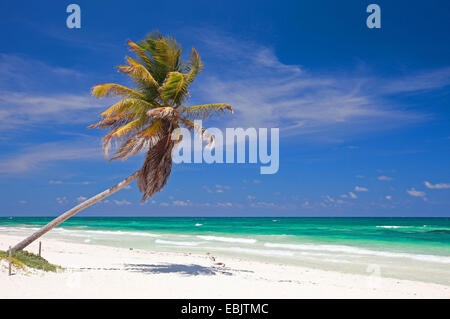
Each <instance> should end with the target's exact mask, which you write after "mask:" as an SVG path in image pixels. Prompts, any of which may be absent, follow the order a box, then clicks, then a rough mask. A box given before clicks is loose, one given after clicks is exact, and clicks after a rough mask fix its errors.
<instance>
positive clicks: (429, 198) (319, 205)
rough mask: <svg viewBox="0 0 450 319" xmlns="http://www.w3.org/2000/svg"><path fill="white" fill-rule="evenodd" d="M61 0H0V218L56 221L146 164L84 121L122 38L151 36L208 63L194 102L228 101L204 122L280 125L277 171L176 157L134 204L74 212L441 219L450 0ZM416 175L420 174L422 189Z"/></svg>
mask: <svg viewBox="0 0 450 319" xmlns="http://www.w3.org/2000/svg"><path fill="white" fill-rule="evenodd" d="M373 2H374V1H360V0H358V1H356V0H355V1H345V2H337V1H276V2H275V1H273V2H271V3H270V2H261V1H220V2H219V1H171V2H170V3H167V4H164V3H161V2H159V3H154V2H151V1H131V0H129V1H114V2H111V1H76V2H75V3H77V4H79V5H80V7H81V29H68V28H67V27H66V24H65V20H66V17H67V15H68V14H67V13H66V7H67V5H68V4H70V3H71V2H67V3H66V2H64V1H58V2H55V1H39V2H34V3H30V2H29V1H2V3H1V4H0V12H1V13H0V27H1V31H0V40H1V43H2V46H1V48H0V187H1V189H2V191H1V193H0V198H1V202H2V208H1V209H0V216H30V215H49V216H50V215H57V214H59V213H62V212H63V211H65V210H67V209H69V208H71V207H72V206H74V205H75V204H77V203H78V201H79V200H82V199H83V198H84V197H89V196H91V195H94V194H96V193H98V192H100V191H103V190H104V189H105V188H107V187H109V186H111V185H113V184H114V183H116V182H118V181H120V180H121V179H122V178H125V177H126V176H128V175H129V174H131V173H132V172H134V171H135V170H136V169H138V168H139V167H140V165H141V162H142V159H143V158H142V156H137V157H135V158H132V159H129V160H128V161H126V162H121V161H120V162H107V161H105V159H104V158H103V155H102V153H101V147H100V138H101V136H102V132H101V131H100V130H98V131H94V130H88V129H87V128H86V127H87V126H88V125H89V124H91V123H93V122H95V121H96V119H97V115H98V114H99V113H100V112H101V111H102V110H103V109H104V108H106V107H107V106H108V105H109V104H110V103H111V102H112V101H111V100H95V99H93V98H91V97H90V96H89V93H90V88H91V87H92V86H93V85H95V84H98V83H104V82H117V83H123V84H128V82H127V79H126V78H124V76H123V75H121V74H119V73H117V71H116V70H115V69H114V67H115V66H117V65H120V64H123V62H124V57H125V56H126V55H127V54H129V52H128V51H127V47H126V40H128V39H132V40H134V41H139V40H140V39H142V38H143V37H144V36H145V34H147V33H148V32H150V31H152V30H154V29H159V30H160V31H161V32H162V33H163V34H170V35H172V36H174V37H176V38H177V40H178V41H179V42H180V43H181V44H182V45H183V47H184V48H185V56H186V55H187V54H188V52H189V50H190V48H191V47H192V46H195V47H196V48H197V49H198V51H199V53H200V55H201V56H202V59H203V61H204V63H205V66H206V70H205V71H204V72H203V73H202V74H201V75H199V77H198V80H197V81H196V82H195V83H194V85H193V87H192V91H191V93H192V98H191V102H190V103H191V104H192V105H194V104H199V103H202V104H203V103H209V102H211V103H214V102H224V103H230V104H231V105H233V107H234V109H235V111H236V112H235V114H234V115H233V116H227V117H225V118H223V121H222V122H217V121H211V122H209V123H205V125H206V127H210V126H219V127H227V126H228V127H244V128H246V127H251V126H254V127H269V128H270V127H279V128H280V170H279V172H278V173H277V174H274V175H260V174H259V164H258V165H255V164H240V165H237V164H216V165H206V164H204V165H199V164H180V165H175V167H174V169H173V171H172V175H171V177H170V179H169V183H168V185H167V187H166V188H165V189H164V190H163V191H162V192H161V193H158V194H156V196H155V197H154V198H153V201H151V200H150V201H147V203H145V204H141V203H140V198H141V194H140V193H139V191H138V189H137V186H136V185H135V184H132V185H131V187H130V188H129V189H124V190H122V191H120V192H118V193H117V194H115V195H113V196H111V198H109V201H107V202H102V203H100V204H97V205H96V206H94V207H91V208H89V209H88V210H86V211H85V212H83V213H82V214H81V215H83V216H99V215H111V216H121V215H122V216H124V215H126V216H175V215H176V216H194V215H203V216H380V217H381V216H450V196H449V195H450V161H449V160H448V159H449V155H450V129H449V125H448V123H449V120H450V105H449V104H450V103H449V101H450V100H449V93H450V90H449V88H450V41H448V40H449V39H448V35H449V31H450V22H449V19H448V17H449V16H450V5H449V3H448V1H395V2H394V1H375V2H374V3H377V4H378V5H379V6H380V7H381V21H382V22H381V25H382V27H381V29H368V28H367V27H366V24H365V20H366V18H367V15H368V14H367V13H366V7H367V5H368V4H370V3H373ZM426 182H427V183H426Z"/></svg>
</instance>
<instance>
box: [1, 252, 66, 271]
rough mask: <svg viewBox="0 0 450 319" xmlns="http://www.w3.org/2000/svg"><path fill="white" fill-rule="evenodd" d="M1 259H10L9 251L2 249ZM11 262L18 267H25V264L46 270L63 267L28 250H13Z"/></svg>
mask: <svg viewBox="0 0 450 319" xmlns="http://www.w3.org/2000/svg"><path fill="white" fill-rule="evenodd" d="M0 259H5V260H8V259H9V252H8V251H3V250H0ZM11 262H12V264H13V265H14V266H16V267H17V268H21V269H25V266H27V267H29V268H33V269H41V270H44V271H56V270H58V269H62V268H61V267H60V266H56V265H53V264H50V263H49V262H48V261H47V260H45V259H44V258H42V257H39V256H38V255H35V254H32V253H30V252H28V251H24V250H19V251H13V252H12V254H11Z"/></svg>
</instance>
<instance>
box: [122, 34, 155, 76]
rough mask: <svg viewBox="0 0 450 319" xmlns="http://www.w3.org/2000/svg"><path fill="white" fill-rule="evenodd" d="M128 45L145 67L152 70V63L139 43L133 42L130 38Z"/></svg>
mask: <svg viewBox="0 0 450 319" xmlns="http://www.w3.org/2000/svg"><path fill="white" fill-rule="evenodd" d="M128 46H129V47H130V50H131V51H133V52H134V53H136V55H137V56H138V57H139V59H140V60H141V61H142V63H144V66H145V67H147V69H148V70H149V71H150V72H151V71H153V65H152V62H151V60H150V58H149V57H148V55H147V53H145V50H144V49H143V48H142V47H141V46H140V45H139V44H136V43H134V42H133V41H131V40H128Z"/></svg>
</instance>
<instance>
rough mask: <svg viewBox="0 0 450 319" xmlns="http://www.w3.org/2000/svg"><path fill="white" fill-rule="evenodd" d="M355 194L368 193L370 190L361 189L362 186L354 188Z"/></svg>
mask: <svg viewBox="0 0 450 319" xmlns="http://www.w3.org/2000/svg"><path fill="white" fill-rule="evenodd" d="M354 190H355V192H368V191H369V189H368V188H366V187H361V186H355V188H354Z"/></svg>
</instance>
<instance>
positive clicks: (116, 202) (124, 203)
mask: <svg viewBox="0 0 450 319" xmlns="http://www.w3.org/2000/svg"><path fill="white" fill-rule="evenodd" d="M113 202H114V204H116V205H119V206H122V205H131V202H129V201H127V200H126V199H123V200H113Z"/></svg>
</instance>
